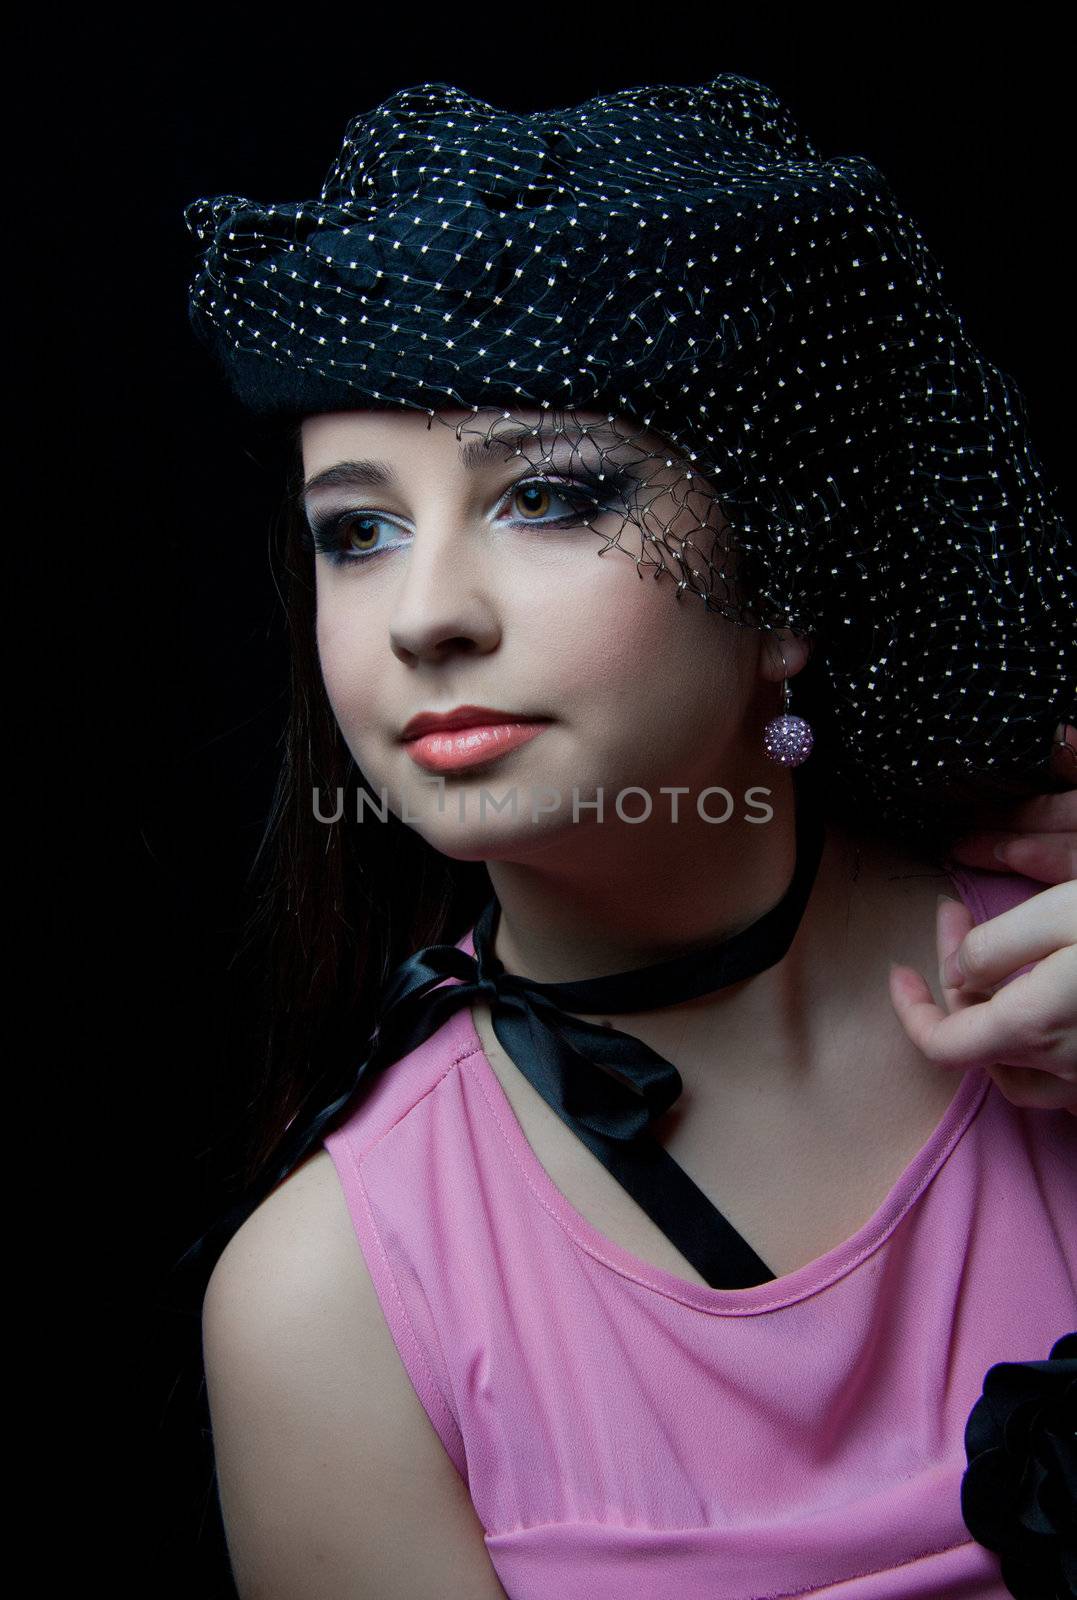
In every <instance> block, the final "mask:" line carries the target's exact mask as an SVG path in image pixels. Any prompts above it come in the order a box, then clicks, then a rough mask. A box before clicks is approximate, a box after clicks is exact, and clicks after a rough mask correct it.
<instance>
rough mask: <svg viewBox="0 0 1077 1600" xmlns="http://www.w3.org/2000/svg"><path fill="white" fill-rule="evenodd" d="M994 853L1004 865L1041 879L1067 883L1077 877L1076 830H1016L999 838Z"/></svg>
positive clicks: (1046, 881)
mask: <svg viewBox="0 0 1077 1600" xmlns="http://www.w3.org/2000/svg"><path fill="white" fill-rule="evenodd" d="M995 854H996V856H997V858H998V862H999V864H1001V865H1002V866H1003V867H1008V868H1009V870H1010V871H1011V872H1020V873H1022V874H1023V875H1024V876H1025V877H1026V878H1035V879H1037V880H1038V882H1040V883H1070V882H1071V881H1072V880H1073V879H1074V878H1077V833H1038V834H1015V835H1013V836H1012V837H1011V838H1010V839H1008V840H1005V841H1002V842H1001V843H1000V844H999V846H998V848H997V849H996V851H995ZM995 870H996V871H997V870H998V867H997V866H996V869H995Z"/></svg>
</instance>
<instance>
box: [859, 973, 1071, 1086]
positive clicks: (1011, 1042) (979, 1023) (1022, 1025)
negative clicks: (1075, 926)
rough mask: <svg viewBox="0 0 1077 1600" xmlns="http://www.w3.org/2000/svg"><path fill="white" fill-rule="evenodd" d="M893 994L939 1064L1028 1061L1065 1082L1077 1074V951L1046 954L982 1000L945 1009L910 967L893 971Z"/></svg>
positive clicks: (919, 1042)
mask: <svg viewBox="0 0 1077 1600" xmlns="http://www.w3.org/2000/svg"><path fill="white" fill-rule="evenodd" d="M890 990H891V1001H892V1003H893V1005H894V1009H895V1010H896V1011H897V1013H898V1016H899V1018H900V1019H901V1022H902V1025H903V1026H904V1028H905V1031H906V1033H908V1035H909V1037H910V1039H912V1041H913V1043H914V1044H915V1045H916V1046H917V1048H918V1049H919V1050H920V1051H921V1052H922V1054H923V1055H925V1056H926V1057H927V1058H928V1060H929V1061H933V1062H935V1064H936V1065H938V1066H943V1067H959V1068H962V1069H964V1068H967V1067H972V1066H982V1067H997V1066H1001V1065H1006V1066H1027V1067H1038V1068H1040V1070H1044V1071H1048V1072H1050V1073H1051V1074H1053V1075H1054V1076H1056V1077H1059V1078H1061V1079H1062V1080H1063V1081H1064V1082H1066V1083H1069V1084H1071V1085H1072V1084H1073V1083H1074V1081H1075V1080H1077V1055H1075V1052H1074V1048H1073V1046H1074V1039H1073V1021H1072V1016H1073V1012H1072V1003H1069V1008H1068V1009H1066V1005H1067V1002H1066V1001H1065V1000H1064V999H1060V996H1063V997H1064V996H1066V995H1073V994H1075V993H1077V951H1074V950H1072V949H1068V948H1067V949H1065V950H1060V951H1056V952H1055V954H1054V955H1052V956H1048V957H1046V958H1045V960H1044V961H1042V962H1041V963H1040V964H1039V965H1038V966H1037V967H1036V968H1035V969H1034V971H1033V972H1031V973H1026V974H1023V975H1022V976H1021V977H1020V978H1018V979H1017V980H1016V981H1015V982H1014V983H1010V984H1007V985H1006V987H1005V988H1003V989H1000V990H999V991H998V992H997V993H996V994H994V995H992V996H991V997H990V999H986V1000H983V1001H981V1002H980V1003H979V1004H978V1005H973V1006H967V1007H966V1008H965V1009H964V1010H961V1011H952V1012H951V1013H950V1014H949V1016H947V1015H945V1014H944V1013H943V1011H942V1010H941V1008H940V1007H939V1006H937V1005H935V1003H934V1001H933V1000H932V999H931V997H930V990H929V989H928V987H927V984H926V983H925V982H924V979H923V978H922V977H921V976H920V974H919V973H917V972H915V971H913V969H912V968H911V967H895V968H894V969H893V970H892V972H891V984H890Z"/></svg>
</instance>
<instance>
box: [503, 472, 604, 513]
mask: <svg viewBox="0 0 1077 1600" xmlns="http://www.w3.org/2000/svg"><path fill="white" fill-rule="evenodd" d="M559 491H560V492H559ZM556 501H560V503H561V504H562V505H563V506H567V508H568V510H567V512H563V513H562V514H561V515H560V516H558V517H554V518H553V520H554V521H555V522H566V521H577V520H578V519H579V517H580V515H581V513H583V514H586V512H587V510H588V509H589V508H590V509H591V510H592V511H595V512H597V511H601V509H602V507H601V506H600V505H599V503H598V501H597V500H596V499H595V497H594V495H593V494H592V493H591V492H590V491H589V490H587V489H585V488H584V487H583V485H582V484H567V483H561V484H556V485H555V484H552V483H550V482H549V481H548V480H547V479H545V478H529V479H528V480H527V481H526V483H517V484H514V485H513V487H512V489H511V490H510V492H509V504H510V505H511V504H514V503H518V504H519V505H520V506H521V507H522V509H523V512H524V516H523V519H522V520H523V521H524V522H544V521H546V520H547V518H548V516H549V510H550V505H551V502H556Z"/></svg>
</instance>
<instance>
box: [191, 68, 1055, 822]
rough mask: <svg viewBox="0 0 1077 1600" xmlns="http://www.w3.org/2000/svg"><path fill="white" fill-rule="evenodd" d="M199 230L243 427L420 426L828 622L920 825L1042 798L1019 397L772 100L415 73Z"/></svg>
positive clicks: (881, 810) (633, 549)
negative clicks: (299, 179)
mask: <svg viewBox="0 0 1077 1600" xmlns="http://www.w3.org/2000/svg"><path fill="white" fill-rule="evenodd" d="M184 215H185V219H186V221H187V224H188V227H189V228H190V230H191V233H192V235H193V236H194V237H195V238H196V239H197V241H198V244H199V247H200V251H201V254H200V259H199V262H198V266H197V270H196V273H195V276H194V280H193V282H192V284H191V289H190V298H189V311H190V317H191V322H192V325H193V327H194V329H195V331H196V333H197V335H198V337H199V338H200V339H202V340H203V341H204V342H205V344H206V345H207V346H208V347H209V348H210V350H211V351H212V352H213V354H214V356H215V358H216V360H217V361H218V362H219V364H220V366H221V368H222V369H223V371H224V373H225V374H226V376H227V379H228V382H229V384H230V386H231V389H232V391H233V392H234V394H235V395H236V396H237V397H238V399H239V401H240V402H241V403H242V405H243V407H244V408H245V409H246V410H247V411H249V412H251V413H254V414H255V415H258V416H263V417H282V418H298V417H301V416H304V415H310V414H312V413H318V412H326V411H341V410H347V409H351V408H354V407H363V408H370V407H374V408H387V409H392V408H396V407H406V408H409V409H411V410H419V411H422V412H424V413H426V414H427V417H428V421H429V425H430V426H433V425H434V424H435V423H441V424H443V425H446V426H451V427H453V428H455V429H456V431H457V434H458V436H459V437H460V438H461V440H462V441H463V440H464V439H465V436H469V435H470V436H474V437H475V439H477V440H479V441H480V442H481V446H482V447H483V448H488V449H490V450H495V451H505V452H511V453H512V454H513V455H519V456H520V457H521V458H522V465H523V466H526V468H527V469H528V471H529V472H530V474H531V479H532V480H537V481H532V482H531V483H530V486H529V489H528V490H527V491H525V493H527V492H530V493H531V494H532V496H534V495H537V496H538V497H539V498H538V505H537V506H536V505H535V502H534V500H532V502H531V505H532V508H533V509H534V510H535V511H536V513H537V516H538V517H540V518H543V517H548V515H549V512H548V510H546V509H544V508H545V507H546V506H547V505H548V503H549V502H548V498H546V499H544V498H543V497H544V494H545V495H546V496H547V497H548V496H549V495H556V496H557V497H558V504H560V503H561V502H562V501H564V502H566V504H567V507H568V509H567V511H566V513H565V515H566V516H571V517H573V518H574V519H575V522H576V523H578V524H579V526H580V528H581V530H585V529H589V530H590V535H588V534H587V533H586V532H584V533H583V534H582V536H584V537H587V536H594V538H595V540H596V548H597V552H598V554H600V555H602V556H610V557H612V558H613V559H622V558H623V557H624V556H627V557H629V558H630V559H631V560H633V561H635V563H636V565H637V568H638V570H639V572H640V575H641V577H643V576H647V577H653V578H654V579H655V580H656V581H659V582H667V583H670V586H671V592H672V593H673V594H675V596H676V597H677V599H678V601H679V602H680V603H695V600H697V599H698V600H699V601H700V602H701V603H702V604H703V605H705V606H706V607H707V608H708V609H709V610H713V611H716V612H718V613H720V614H721V615H723V616H725V617H727V618H729V619H730V620H732V621H734V622H736V623H738V624H741V625H745V626H752V627H756V628H762V629H776V628H785V629H789V630H791V631H792V632H793V633H794V634H811V635H812V636H813V639H814V643H815V650H814V653H813V660H812V665H811V667H810V668H809V669H808V673H806V674H803V675H802V676H803V677H804V680H805V684H808V683H809V681H810V682H811V683H813V684H814V700H813V705H812V721H813V724H815V725H816V726H817V727H820V729H821V732H822V734H823V738H822V741H821V750H822V753H823V754H824V756H825V759H826V760H827V762H828V764H829V766H830V767H831V769H832V771H833V774H834V777H835V779H836V788H837V789H838V790H840V791H842V792H844V793H845V794H846V795H847V796H848V797H850V798H851V799H852V800H853V801H854V802H855V803H856V804H857V805H861V806H862V805H870V806H871V807H872V809H873V812H874V814H875V815H876V816H878V817H879V818H881V819H883V820H885V821H887V822H889V823H890V824H891V825H892V826H894V827H895V828H897V829H899V830H910V831H913V830H917V829H918V828H920V827H921V826H922V825H923V824H924V822H925V819H926V818H927V817H928V816H929V815H933V814H937V811H938V808H939V807H940V806H943V807H945V806H947V805H948V804H950V803H951V802H953V803H954V804H956V805H959V804H960V797H961V796H962V795H967V794H970V793H973V792H975V789H976V785H981V786H986V787H987V788H988V789H990V788H991V787H992V786H993V785H994V786H996V787H997V790H998V792H999V793H1001V794H1004V793H1005V792H1006V791H1007V787H1008V786H1013V785H1019V784H1021V783H1030V784H1032V785H1034V786H1036V787H1050V782H1049V779H1048V776H1047V762H1048V756H1049V753H1050V743H1051V736H1052V732H1053V730H1054V728H1055V726H1056V725H1057V723H1058V722H1060V721H1062V720H1071V721H1072V720H1077V645H1075V643H1074V639H1075V630H1074V628H1073V612H1074V597H1075V596H1074V590H1075V587H1077V585H1075V579H1074V570H1073V569H1074V562H1073V541H1072V536H1071V534H1070V533H1069V531H1068V529H1067V528H1066V527H1065V525H1064V524H1063V521H1062V519H1061V517H1060V514H1059V511H1058V509H1057V506H1056V503H1055V499H1054V494H1053V490H1052V487H1051V485H1050V484H1049V483H1048V481H1047V480H1046V477H1045V473H1044V471H1043V468H1042V466H1041V464H1040V462H1039V461H1038V459H1037V456H1036V453H1035V450H1034V448H1033V445H1032V443H1031V440H1030V437H1029V431H1028V419H1027V413H1026V407H1025V403H1024V400H1023V397H1022V395H1021V393H1020V391H1019V389H1018V388H1017V386H1016V384H1015V383H1014V381H1013V379H1012V378H1010V377H1009V376H1008V375H1007V374H1006V373H1004V372H1002V371H1000V370H999V369H998V368H997V367H995V366H994V365H992V364H991V363H990V362H989V361H988V360H986V359H985V357H984V356H983V355H982V354H981V353H980V352H979V351H978V350H977V349H976V348H975V346H974V345H973V343H972V342H971V340H970V339H969V337H968V334H967V333H966V331H965V329H964V326H963V324H962V321H961V318H960V316H959V315H958V314H957V313H956V312H955V311H954V309H953V308H952V307H951V306H950V305H949V304H948V303H947V300H946V298H945V296H944V294H943V288H942V272H941V269H940V267H939V265H938V263H937V262H936V260H935V259H934V257H933V256H932V254H931V252H930V250H929V249H928V247H927V245H926V244H925V242H924V239H923V238H922V236H921V234H920V233H919V231H918V230H917V228H916V226H915V225H914V223H913V222H912V221H911V220H910V218H909V217H908V216H906V215H905V214H904V212H903V211H902V209H901V207H900V205H899V203H898V201H897V198H896V197H895V195H894V193H893V191H892V189H891V187H890V186H889V184H888V183H887V181H886V179H885V178H884V177H883V176H882V175H881V174H880V173H879V171H878V170H877V169H876V168H875V167H874V166H873V165H872V164H871V163H870V162H869V161H868V160H867V159H866V158H864V157H862V156H843V157H834V158H826V157H823V156H822V155H821V154H820V153H819V151H818V150H817V149H816V147H815V146H814V144H813V143H812V142H811V141H810V140H809V139H808V138H807V137H806V136H805V134H804V133H803V132H802V131H801V130H800V129H799V128H798V126H797V125H796V123H795V121H794V119H793V117H792V116H791V114H790V112H789V110H788V108H787V107H786V106H785V105H784V104H783V103H782V102H781V101H780V100H779V99H778V98H777V97H776V96H775V95H774V93H773V92H772V91H771V90H770V89H768V88H766V87H765V86H764V85H762V84H759V83H756V82H754V81H752V80H750V79H747V78H743V77H740V76H737V75H734V74H729V73H726V74H722V75H720V76H718V77H715V78H713V79H712V80H711V81H710V82H707V83H703V84H699V85H696V86H679V85H651V86H644V87H638V88H631V89H625V90H621V91H619V92H617V93H614V94H609V95H604V96H602V97H600V98H596V99H592V100H589V101H587V102H586V103H584V104H581V105H578V106H573V107H568V108H562V109H556V110H544V111H536V112H531V113H526V114H522V113H516V112H508V111H503V110H499V109H497V108H496V107H494V106H491V105H489V104H487V103H486V102H485V101H482V100H479V99H476V98H475V97H473V96H471V95H469V94H466V93H464V92H463V91H461V90H459V89H457V88H454V87H452V86H451V85H448V84H444V83H424V84H421V85H418V86H416V87H413V88H409V89H404V90H401V91H400V92H399V93H396V94H394V95H392V96H390V97H389V99H387V100H386V101H385V102H384V103H383V104H381V105H379V106H377V107H375V108H374V109H373V110H372V111H369V112H364V113H361V114H360V115H358V116H356V117H354V118H353V119H352V121H351V122H350V123H349V124H348V127H347V129H346V131H345V135H344V140H343V144H342V146H341V148H340V150H339V151H338V153H337V155H336V157H335V159H334V160H333V163H332V165H331V167H330V169H329V172H328V174H327V176H326V178H325V181H324V183H323V184H322V187H321V190H320V192H319V194H318V197H317V199H313V200H307V201H302V202H287V203H276V204H260V203H258V202H255V201H253V200H250V199H246V198H244V197H242V196H239V195H232V194H225V195H219V196H216V197H214V198H210V199H198V200H195V201H193V202H192V203H191V204H189V205H188V206H187V207H186V210H185V213H184ZM521 503H524V504H526V501H524V502H521ZM525 514H526V513H525ZM326 537H327V536H326V535H325V534H324V532H323V533H322V534H319V535H318V538H319V540H320V541H321V543H322V545H323V547H324V546H325V541H326ZM364 555H365V552H364V550H363V548H362V544H361V542H360V544H359V545H358V546H356V545H355V544H354V543H352V544H350V545H349V546H348V549H347V552H346V558H347V559H363V558H364ZM809 675H810V676H809ZM796 687H797V685H796V684H794V689H796Z"/></svg>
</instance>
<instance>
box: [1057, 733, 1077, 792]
mask: <svg viewBox="0 0 1077 1600" xmlns="http://www.w3.org/2000/svg"><path fill="white" fill-rule="evenodd" d="M1051 773H1052V775H1053V776H1054V777H1056V778H1059V779H1061V781H1062V782H1063V783H1068V784H1070V785H1071V786H1072V787H1073V788H1077V728H1075V727H1073V726H1072V724H1070V723H1066V722H1060V723H1059V725H1058V727H1057V728H1056V729H1055V737H1054V741H1053V743H1052V745H1051Z"/></svg>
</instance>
